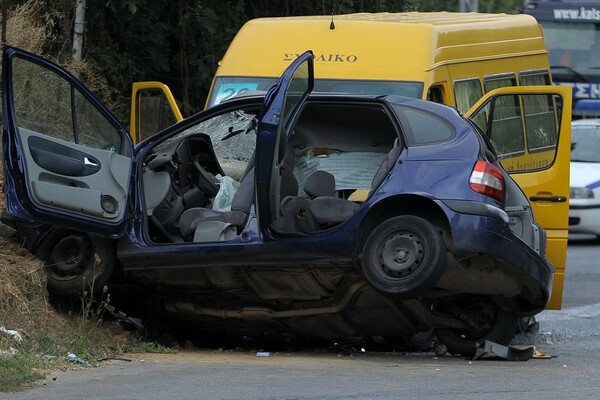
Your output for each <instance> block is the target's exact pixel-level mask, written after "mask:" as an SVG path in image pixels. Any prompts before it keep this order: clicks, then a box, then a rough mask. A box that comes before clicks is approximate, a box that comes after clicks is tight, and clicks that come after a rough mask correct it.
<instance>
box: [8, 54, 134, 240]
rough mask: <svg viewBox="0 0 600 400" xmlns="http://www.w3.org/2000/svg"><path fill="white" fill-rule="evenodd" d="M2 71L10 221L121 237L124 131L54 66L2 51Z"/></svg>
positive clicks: (126, 172) (127, 153)
mask: <svg viewBox="0 0 600 400" xmlns="http://www.w3.org/2000/svg"><path fill="white" fill-rule="evenodd" d="M2 69H3V71H2V100H3V122H4V133H3V143H2V145H3V147H2V152H3V167H4V173H5V176H6V181H5V182H4V190H5V193H6V200H7V201H6V207H7V213H8V215H9V216H11V217H15V218H17V219H25V220H37V221H43V222H45V223H49V224H57V225H63V226H71V227H73V228H75V229H78V230H80V231H88V232H91V233H98V234H100V235H103V236H110V237H119V236H122V235H123V233H124V231H125V224H126V222H127V212H128V193H129V183H130V179H131V170H132V153H133V145H132V142H131V138H130V137H129V135H128V133H127V131H126V130H125V129H124V128H123V126H122V125H121V124H120V123H119V121H118V120H117V119H116V118H115V117H114V116H113V115H112V114H111V113H110V112H109V111H108V110H107V109H106V108H105V107H104V106H103V105H102V103H101V102H100V101H99V100H98V99H97V98H96V97H95V96H94V95H93V94H91V92H90V91H89V90H87V89H86V88H85V87H84V86H83V85H82V84H81V83H80V82H79V81H78V80H77V79H76V78H75V77H74V76H73V75H71V74H70V73H69V72H67V71H65V70H64V69H62V68H60V67H59V66H57V65H55V64H52V63H50V62H48V61H46V60H44V59H42V58H40V57H37V56H35V55H33V54H30V53H27V52H25V51H22V50H19V49H16V48H12V47H8V46H5V48H4V54H3V65H2Z"/></svg>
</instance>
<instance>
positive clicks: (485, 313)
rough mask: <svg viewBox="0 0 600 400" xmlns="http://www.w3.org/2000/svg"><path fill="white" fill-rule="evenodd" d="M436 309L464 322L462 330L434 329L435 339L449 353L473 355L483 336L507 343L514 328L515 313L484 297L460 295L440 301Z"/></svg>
mask: <svg viewBox="0 0 600 400" xmlns="http://www.w3.org/2000/svg"><path fill="white" fill-rule="evenodd" d="M436 311H437V312H440V313H443V314H449V315H451V316H453V317H455V318H457V319H459V320H461V321H463V322H465V323H467V325H468V328H466V329H463V330H455V329H436V330H435V333H436V335H437V338H438V340H439V341H440V342H441V343H443V344H444V345H446V347H447V348H448V351H449V352H450V353H452V354H462V355H464V356H473V355H475V351H476V350H477V346H478V344H480V343H483V341H485V340H490V341H492V342H495V343H499V344H502V345H508V344H509V343H510V341H511V339H512V338H513V337H514V335H515V333H516V331H517V323H518V320H519V316H518V315H517V314H516V313H514V312H510V311H506V310H504V309H502V308H500V307H499V306H498V305H497V304H496V303H494V302H492V301H490V300H489V299H487V298H484V297H476V296H473V297H464V298H461V299H459V300H457V301H455V302H451V303H440V304H438V305H437V306H436Z"/></svg>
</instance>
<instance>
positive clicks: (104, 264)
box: [36, 230, 116, 300]
mask: <svg viewBox="0 0 600 400" xmlns="http://www.w3.org/2000/svg"><path fill="white" fill-rule="evenodd" d="M36 255H37V256H38V257H39V258H40V259H41V260H42V261H44V265H45V267H46V273H47V279H48V283H47V284H48V292H49V293H50V294H52V295H54V296H56V297H59V298H62V299H67V300H76V299H79V298H81V295H82V294H83V292H84V291H87V292H88V293H90V294H92V295H97V294H99V293H100V292H101V291H102V289H103V287H104V285H106V283H108V281H109V279H110V277H111V275H112V273H113V271H114V268H115V262H116V254H115V248H114V243H113V241H112V240H110V239H105V238H102V237H100V236H96V235H90V234H87V233H85V232H77V231H69V230H60V231H57V232H53V233H52V234H50V235H49V236H48V237H46V238H45V239H44V241H43V242H42V244H41V245H40V246H39V247H38V250H37V251H36Z"/></svg>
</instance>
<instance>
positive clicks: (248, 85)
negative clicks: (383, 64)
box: [208, 76, 423, 107]
mask: <svg viewBox="0 0 600 400" xmlns="http://www.w3.org/2000/svg"><path fill="white" fill-rule="evenodd" d="M276 80H277V79H276V78H259V77H244V76H240V77H218V78H216V79H215V83H214V86H213V88H212V91H211V95H210V100H209V103H208V106H209V107H211V106H214V105H217V104H219V103H221V102H223V101H225V100H229V99H230V98H232V97H235V96H238V95H241V94H243V93H245V92H249V91H267V90H268V89H269V88H270V87H271V86H272V85H273V84H275V82H276ZM314 92H328V93H351V94H365V95H380V94H393V95H398V96H406V97H412V98H416V99H420V98H421V96H422V94H423V83H422V82H407V81H371V80H349V79H316V80H315V88H314Z"/></svg>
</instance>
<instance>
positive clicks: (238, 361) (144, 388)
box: [0, 237, 600, 400]
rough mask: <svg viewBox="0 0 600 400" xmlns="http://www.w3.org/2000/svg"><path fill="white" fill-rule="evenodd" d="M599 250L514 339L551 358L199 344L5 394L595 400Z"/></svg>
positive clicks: (589, 250) (575, 245)
mask: <svg viewBox="0 0 600 400" xmlns="http://www.w3.org/2000/svg"><path fill="white" fill-rule="evenodd" d="M599 255H600V242H598V241H596V240H587V239H586V238H585V237H580V238H576V239H575V240H573V241H572V242H571V243H570V245H569V255H568V261H567V278H566V288H565V293H564V308H563V310H561V311H544V312H543V313H541V314H540V315H538V321H539V324H540V330H539V333H536V334H531V335H528V336H521V337H519V338H517V341H518V342H519V343H521V344H533V345H535V346H536V348H537V349H538V350H540V351H542V352H544V353H547V354H551V355H552V356H553V358H552V359H532V360H529V361H526V362H511V361H502V360H478V361H470V360H465V359H463V358H460V357H436V356H435V354H433V353H417V354H404V353H381V352H374V351H370V349H368V348H366V349H365V350H366V351H365V352H361V351H359V352H356V353H352V354H350V355H349V354H342V353H336V352H330V351H320V350H315V351H310V352H306V351H302V352H299V351H296V352H281V351H277V352H271V353H270V354H269V356H268V357H257V353H256V349H255V350H252V351H249V350H242V351H240V350H237V351H236V350H227V349H226V350H216V349H211V350H195V351H182V352H179V353H178V354H166V355H154V354H145V355H133V356H131V359H130V361H112V362H111V363H108V364H103V365H102V366H100V367H97V368H84V369H81V370H77V371H66V372H57V373H54V374H51V375H50V376H49V377H48V378H47V379H46V380H44V381H42V382H40V383H39V384H38V385H37V386H36V387H34V388H32V389H30V390H27V391H25V392H21V393H16V394H2V393H0V399H11V400H12V399H36V400H37V399H64V400H70V399H88V398H90V399H91V398H93V399H111V400H113V399H127V400H129V399H131V400H133V399H150V400H152V399H166V398H171V399H211V400H218V399H257V400H258V399H261V400H264V399H290V400H292V399H294V400H313V399H325V400H328V399H331V400H333V399H456V400H458V399H460V400H465V399H519V398H526V397H536V398H540V399H560V400H565V399H569V400H571V399H572V400H579V399H585V400H589V399H597V398H600V290H599V287H600V263H598V261H597V260H598V258H599V257H598V256H599ZM262 350H265V351H269V349H268V348H265V349H262ZM126 357H129V356H126Z"/></svg>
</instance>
